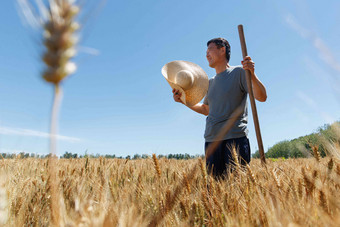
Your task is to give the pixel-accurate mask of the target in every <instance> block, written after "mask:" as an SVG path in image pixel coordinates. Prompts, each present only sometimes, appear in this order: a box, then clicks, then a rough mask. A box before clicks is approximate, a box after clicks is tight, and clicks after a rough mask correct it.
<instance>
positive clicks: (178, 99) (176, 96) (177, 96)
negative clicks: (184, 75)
mask: <svg viewBox="0 0 340 227" xmlns="http://www.w3.org/2000/svg"><path fill="white" fill-rule="evenodd" d="M172 94H173V98H174V100H175V102H180V103H182V104H183V102H182V100H181V96H182V93H181V92H180V91H179V90H177V89H175V88H174V89H172Z"/></svg>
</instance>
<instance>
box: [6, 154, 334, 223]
mask: <svg viewBox="0 0 340 227" xmlns="http://www.w3.org/2000/svg"><path fill="white" fill-rule="evenodd" d="M55 161H56V163H55V168H56V173H57V177H56V178H55V180H54V181H53V182H52V180H51V178H50V177H49V171H48V169H49V168H50V166H49V165H51V160H48V159H34V158H29V159H9V160H5V159H2V160H1V161H0V166H1V177H0V180H1V182H0V222H1V225H4V226H51V225H52V224H51V223H53V221H52V217H53V215H52V214H51V213H52V212H51V210H53V212H55V213H57V214H58V215H59V219H58V223H57V225H58V226H339V225H340V193H339V188H340V162H339V160H337V159H335V158H334V157H333V158H329V157H326V158H321V159H319V157H318V158H309V159H289V160H267V165H266V167H264V166H262V165H261V163H260V160H257V159H254V160H252V161H251V163H250V166H248V167H247V168H240V167H237V166H236V167H235V171H233V172H232V173H231V174H230V175H229V178H228V179H225V180H215V179H213V178H212V177H210V176H209V175H207V174H206V170H205V164H204V160H201V159H191V160H173V159H170V160H169V159H165V158H162V159H157V158H156V156H153V158H149V159H139V160H124V159H104V158H97V159H95V158H93V159H91V158H89V159H86V158H83V159H59V160H55ZM52 185H54V186H56V188H57V189H58V193H57V194H58V196H57V199H58V200H59V201H58V203H53V202H51V200H52V198H53V197H51V188H53V186H52ZM207 185H208V186H207ZM52 204H59V205H58V206H59V207H53V205H52Z"/></svg>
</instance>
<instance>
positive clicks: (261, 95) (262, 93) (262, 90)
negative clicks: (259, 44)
mask: <svg viewBox="0 0 340 227" xmlns="http://www.w3.org/2000/svg"><path fill="white" fill-rule="evenodd" d="M242 65H243V68H244V70H249V71H250V73H251V83H252V85H253V93H254V98H255V99H256V100H258V101H260V102H265V101H266V100H267V91H266V87H265V86H264V85H263V84H262V82H261V81H260V80H259V78H258V77H257V76H256V74H255V63H254V62H253V61H252V60H251V58H250V57H249V56H247V57H245V58H244V60H243V61H242Z"/></svg>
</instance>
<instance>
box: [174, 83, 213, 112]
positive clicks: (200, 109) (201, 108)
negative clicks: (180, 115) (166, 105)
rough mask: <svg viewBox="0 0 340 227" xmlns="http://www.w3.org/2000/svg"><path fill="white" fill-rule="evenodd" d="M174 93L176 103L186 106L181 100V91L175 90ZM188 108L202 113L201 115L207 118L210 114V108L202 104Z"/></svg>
mask: <svg viewBox="0 0 340 227" xmlns="http://www.w3.org/2000/svg"><path fill="white" fill-rule="evenodd" d="M172 93H173V97H174V100H175V102H179V103H182V104H184V103H183V102H182V100H181V96H182V94H181V93H180V92H179V90H176V89H173V90H172ZM187 107H189V108H190V109H192V110H193V111H195V112H197V113H200V114H203V115H205V116H208V114H209V106H208V105H205V104H202V103H198V104H196V105H194V106H187Z"/></svg>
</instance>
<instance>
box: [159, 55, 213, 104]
mask: <svg viewBox="0 0 340 227" xmlns="http://www.w3.org/2000/svg"><path fill="white" fill-rule="evenodd" d="M162 74H163V76H164V77H165V79H166V80H167V81H168V83H169V84H170V86H171V88H172V89H177V90H179V91H180V92H181V93H182V96H181V100H182V102H183V103H184V104H185V105H187V106H194V105H195V104H197V103H198V102H200V101H201V100H202V99H203V97H204V96H205V95H206V94H207V91H208V87H209V79H208V76H207V74H206V73H205V72H204V70H203V69H202V68H201V67H200V66H198V65H196V64H195V63H192V62H188V61H172V62H169V63H167V64H166V65H164V66H163V68H162Z"/></svg>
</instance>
